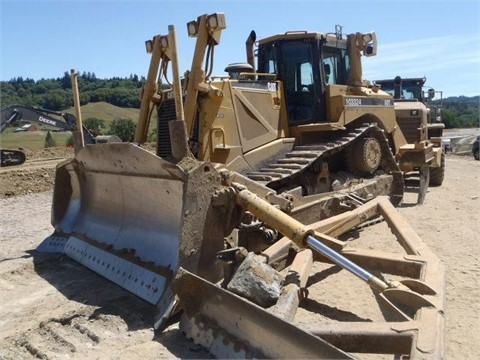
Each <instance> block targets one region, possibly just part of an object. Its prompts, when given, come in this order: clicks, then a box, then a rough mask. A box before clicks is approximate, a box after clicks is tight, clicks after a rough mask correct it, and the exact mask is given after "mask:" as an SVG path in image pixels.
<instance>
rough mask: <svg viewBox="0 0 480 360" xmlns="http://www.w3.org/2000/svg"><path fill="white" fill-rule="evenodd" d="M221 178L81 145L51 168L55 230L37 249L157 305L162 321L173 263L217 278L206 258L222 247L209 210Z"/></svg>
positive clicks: (187, 162)
mask: <svg viewBox="0 0 480 360" xmlns="http://www.w3.org/2000/svg"><path fill="white" fill-rule="evenodd" d="M219 181H220V177H219V174H218V173H217V171H216V170H215V169H214V168H213V166H212V165H211V164H209V163H201V162H198V161H197V160H195V159H191V158H186V159H184V160H182V162H180V163H179V164H173V163H170V162H168V161H166V160H164V159H162V158H160V157H158V156H156V155H154V154H152V153H150V152H148V151H146V150H144V149H142V148H140V147H138V146H136V145H133V144H129V143H112V144H96V145H91V146H90V145H87V146H86V147H84V148H83V149H81V150H80V151H79V153H78V154H77V155H76V156H75V158H74V159H72V160H69V161H67V162H64V163H62V164H60V165H59V166H58V167H57V170H56V177H55V188H54V196H53V206H52V225H53V226H54V228H55V232H54V233H53V234H52V236H50V237H48V238H47V239H46V240H45V241H44V242H43V243H42V244H40V246H39V247H38V250H39V251H43V252H62V253H65V254H66V255H68V256H69V257H71V258H72V259H74V260H76V261H78V262H80V263H81V264H83V265H85V266H86V267H88V268H90V269H92V270H93V271H95V272H97V273H98V274H100V275H102V276H104V277H106V278H107V279H109V280H111V281H113V282H115V283H116V284H118V285H120V286H122V287H124V288H125V289H127V290H128V291H130V292H132V293H134V294H136V295H138V296H139V297H141V298H143V299H144V300H146V301H148V302H149V303H151V304H161V305H159V307H160V308H159V309H158V313H159V316H160V317H161V316H162V314H163V313H164V312H166V311H168V310H169V309H171V307H172V301H173V297H172V296H171V292H170V290H168V291H166V289H168V285H169V284H170V283H171V281H172V280H173V277H174V276H175V272H176V270H177V268H178V267H179V266H182V267H184V268H186V269H188V270H190V271H193V272H195V273H197V274H200V275H201V276H204V277H206V278H208V279H215V278H216V277H217V276H218V274H217V269H216V267H215V265H212V263H211V261H205V260H204V257H205V258H207V259H208V258H210V257H212V258H214V257H215V254H216V253H217V252H218V251H219V250H221V249H223V236H224V234H223V232H222V230H221V229H222V226H220V224H219V222H220V221H224V219H223V218H222V216H218V214H216V215H214V216H212V210H210V205H211V204H210V202H211V198H212V193H213V192H214V190H215V187H216V186H217V185H218V184H219ZM208 216H210V217H211V218H210V217H208ZM207 217H208V218H207ZM206 223H208V224H209V227H208V229H205V228H204V224H206ZM212 254H213V255H212ZM202 259H203V261H202ZM218 270H220V269H218ZM162 296H164V297H165V299H163V301H162ZM160 325H161V324H159V326H160Z"/></svg>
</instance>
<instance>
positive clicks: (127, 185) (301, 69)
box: [38, 13, 444, 359]
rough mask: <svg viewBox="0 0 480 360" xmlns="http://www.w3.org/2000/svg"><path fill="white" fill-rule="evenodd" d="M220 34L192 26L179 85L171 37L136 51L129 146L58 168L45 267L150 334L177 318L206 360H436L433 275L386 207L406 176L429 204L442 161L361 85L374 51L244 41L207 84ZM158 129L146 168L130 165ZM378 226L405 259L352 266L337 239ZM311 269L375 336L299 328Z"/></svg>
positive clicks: (376, 257)
mask: <svg viewBox="0 0 480 360" xmlns="http://www.w3.org/2000/svg"><path fill="white" fill-rule="evenodd" d="M225 28H226V20H225V16H224V14H222V13H214V14H209V15H202V16H199V17H198V18H197V19H195V20H193V21H191V22H189V23H188V24H187V29H188V35H189V36H191V37H194V38H196V45H195V51H194V56H193V59H192V66H191V69H190V70H189V71H187V72H186V73H185V76H184V78H183V79H182V78H181V76H180V70H179V62H178V52H177V48H176V42H177V40H176V30H175V27H174V26H173V25H171V26H169V31H168V34H167V35H157V36H154V37H153V38H152V39H151V40H148V41H147V42H146V47H147V52H148V53H150V54H151V62H150V67H149V71H148V75H147V79H146V83H145V85H144V88H143V92H142V102H141V110H140V117H139V122H138V125H137V129H136V134H135V141H134V143H110V144H95V145H86V146H84V147H83V148H82V149H81V150H79V151H78V152H77V153H76V155H75V157H74V158H73V159H71V160H68V161H66V162H64V163H61V164H59V166H58V167H57V170H56V177H55V187H54V195H53V207H52V224H53V226H54V228H55V232H54V233H53V234H52V235H51V236H50V237H49V238H47V239H46V240H45V241H44V242H43V243H42V244H41V245H40V246H39V248H38V249H39V250H40V251H53V252H63V253H65V254H67V255H68V256H69V257H71V258H73V259H74V260H77V261H79V262H80V263H82V264H83V265H85V266H87V267H89V268H90V269H92V270H93V271H95V272H97V273H99V274H101V275H102V276H104V277H106V278H108V279H110V280H111V281H113V282H115V283H117V284H119V285H120V286H122V287H124V288H125V289H127V290H129V291H131V292H133V293H134V294H136V295H138V296H139V297H141V298H143V299H144V300H145V301H147V302H149V303H151V304H153V305H155V306H156V307H157V314H156V316H155V320H154V324H155V325H154V326H155V328H157V329H161V328H162V327H163V326H164V324H165V323H166V321H167V320H168V319H169V318H170V316H171V315H172V314H173V313H176V312H178V311H180V310H182V311H183V312H184V315H185V317H184V319H185V320H183V321H182V322H181V327H182V329H183V330H184V331H185V332H186V333H187V335H188V336H189V337H191V338H192V339H193V340H194V341H195V342H196V343H199V344H201V345H203V346H205V347H206V348H207V349H209V351H211V352H212V354H214V355H215V356H217V357H222V358H223V357H232V358H238V357H252V356H253V357H271V358H278V357H283V358H285V357H287V358H290V357H291V358H300V357H301V358H328V359H330V358H354V357H355V355H354V354H356V353H387V354H395V355H398V356H410V358H412V359H414V358H432V359H434V358H438V357H439V356H441V355H442V354H443V322H444V318H443V311H444V269H443V266H442V264H441V263H440V261H439V260H438V258H437V257H436V256H435V255H434V254H433V253H432V252H431V251H430V250H429V249H428V247H427V246H426V245H425V244H424V243H423V242H422V241H421V239H420V238H419V237H418V236H417V235H416V234H415V232H414V231H413V229H412V228H411V227H410V226H409V225H408V224H407V223H406V222H405V220H404V219H403V218H401V217H400V215H399V214H398V213H397V212H396V210H395V208H394V206H393V205H396V204H398V203H400V202H401V200H402V197H403V191H404V180H403V174H404V173H406V172H411V171H418V173H419V174H420V179H419V180H420V185H419V188H420V191H419V202H422V201H423V197H424V195H425V191H426V187H427V186H428V173H429V168H430V167H434V166H438V165H439V164H437V159H439V156H438V154H439V152H441V148H440V149H438V148H437V147H435V146H434V145H433V144H432V143H431V142H429V141H428V139H419V141H416V142H415V143H408V142H407V141H406V139H405V136H404V135H403V133H402V131H401V129H400V128H399V126H398V124H397V123H396V118H395V109H394V101H393V98H392V97H391V96H390V95H389V94H387V93H385V92H383V91H381V90H380V89H379V88H378V87H375V86H368V84H367V83H365V82H364V81H363V80H362V67H361V57H362V56H365V57H368V56H373V55H375V54H376V51H377V41H376V35H375V33H355V34H350V35H347V36H344V35H343V34H342V33H341V28H339V27H338V28H337V29H336V31H335V32H334V33H318V32H309V31H289V32H286V33H284V34H280V35H275V36H271V37H267V38H264V39H261V40H259V41H257V40H256V36H255V33H254V32H253V31H252V32H251V33H250V35H249V37H248V39H247V42H246V44H247V51H246V53H247V62H246V63H234V64H231V65H229V66H227V68H226V71H227V72H228V73H229V74H228V76H219V77H214V76H212V69H213V58H214V48H215V46H217V45H218V44H219V43H220V38H221V33H222V31H223V30H224V29H225ZM255 44H256V45H257V48H256V50H255V49H254V46H255ZM255 56H256V57H257V60H256V63H255V61H254V60H255ZM170 65H171V78H172V79H171V81H169V79H168V78H169V74H170V72H169V69H170ZM162 81H166V83H167V84H168V85H169V86H167V88H166V89H165V86H162ZM163 85H164V83H163ZM162 89H163V90H162ZM154 113H156V114H157V121H158V122H157V132H158V137H157V146H156V153H155V154H154V153H152V152H149V151H147V150H145V149H144V148H142V147H141V144H143V143H144V142H145V140H146V138H147V131H148V128H149V121H150V118H151V117H152V114H154ZM392 204H393V205H392ZM380 218H383V219H385V220H386V222H387V224H388V226H389V227H390V228H391V229H392V232H393V233H394V234H395V236H396V238H397V240H398V244H400V249H401V252H400V253H390V252H385V251H383V252H381V251H377V252H375V251H372V250H368V249H356V250H355V251H353V250H352V249H346V248H345V242H344V241H341V240H339V239H338V237H339V236H341V235H342V234H345V233H348V232H349V231H350V230H352V229H356V228H357V227H358V226H363V225H365V224H366V222H368V221H369V220H371V219H373V221H375V220H378V219H380ZM402 252H403V253H402ZM248 264H250V265H251V266H253V270H252V267H250V268H249V267H248ZM316 264H328V265H329V266H336V267H338V268H339V269H344V270H346V273H348V274H353V276H352V278H353V277H354V276H356V277H357V278H359V279H360V280H361V281H362V284H365V285H364V288H367V289H369V290H368V293H369V295H367V296H369V297H370V300H372V299H373V300H375V301H374V303H375V304H376V305H374V306H378V307H380V309H381V313H382V314H383V318H382V320H380V321H378V322H377V319H374V320H371V322H368V323H366V322H362V321H361V322H354V321H347V322H337V323H335V324H332V323H330V322H325V323H324V322H320V323H316V326H315V327H308V326H307V327H302V326H299V325H298V324H296V323H295V314H296V312H297V309H298V308H299V306H300V307H301V304H302V300H303V299H304V298H305V297H307V293H308V288H309V286H310V284H309V281H308V280H309V279H311V278H312V272H313V271H314V270H315V267H316V266H317V265H316ZM245 267H246V270H245ZM258 274H264V276H260V279H258V278H255V275H258ZM267 274H271V277H269V276H270V275H268V276H267ZM390 274H393V276H394V278H393V279H387V277H388V276H389V275H390ZM238 276H244V277H246V280H245V281H243V284H244V285H241V286H240V289H239V288H238V287H235V286H234V285H233V283H235V279H236V278H238ZM347 279H348V277H347ZM347 281H348V280H347ZM257 283H260V290H258V288H256V287H255V286H254V288H252V287H249V286H250V285H252V284H257ZM245 284H247V285H245ZM272 284H277V286H276V288H275V289H273V290H272V289H265V288H268V287H269V286H270V285H272ZM339 286H340V285H339V284H337V286H336V287H339ZM342 286H343V285H342ZM272 291H273V293H274V294H273V296H272V295H271V293H272ZM325 291H327V290H325ZM370 291H371V292H370ZM265 293H268V296H267V300H265V296H264V295H265ZM252 294H256V295H255V296H254V295H252ZM372 294H373V295H374V296H372ZM352 301H356V299H353V300H352ZM318 312H319V308H318V307H317V309H316V311H315V313H316V315H315V316H317V313H318Z"/></svg>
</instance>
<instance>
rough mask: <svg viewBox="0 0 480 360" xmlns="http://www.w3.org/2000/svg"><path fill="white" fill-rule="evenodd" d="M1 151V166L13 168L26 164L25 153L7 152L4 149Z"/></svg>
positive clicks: (17, 151)
mask: <svg viewBox="0 0 480 360" xmlns="http://www.w3.org/2000/svg"><path fill="white" fill-rule="evenodd" d="M0 151H1V166H2V167H4V166H13V165H21V164H23V163H24V162H25V160H26V159H27V157H26V156H25V153H24V152H23V151H20V150H7V149H2V150H0Z"/></svg>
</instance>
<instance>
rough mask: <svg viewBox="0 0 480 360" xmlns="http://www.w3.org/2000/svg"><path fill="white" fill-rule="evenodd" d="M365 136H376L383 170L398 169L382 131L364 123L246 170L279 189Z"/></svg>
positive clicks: (300, 146) (253, 178)
mask: <svg viewBox="0 0 480 360" xmlns="http://www.w3.org/2000/svg"><path fill="white" fill-rule="evenodd" d="M365 136H373V137H375V138H376V139H377V140H378V142H379V144H380V147H381V150H382V163H383V164H382V168H383V170H385V171H387V172H388V171H399V168H398V165H397V164H396V163H395V160H394V157H393V154H392V152H391V150H390V147H389V146H388V141H387V139H386V137H385V135H384V132H383V130H381V129H380V128H379V127H377V126H376V125H375V124H364V125H363V126H362V127H359V128H356V129H354V130H349V131H342V132H339V133H338V134H337V135H336V137H335V138H334V139H328V140H326V141H320V142H319V143H316V144H311V145H299V146H295V147H294V148H293V150H292V151H291V152H289V153H287V154H285V156H284V157H282V158H280V159H277V160H275V161H274V162H272V163H270V164H268V165H266V166H264V167H262V168H260V169H259V170H258V171H254V172H250V173H247V174H246V175H247V177H249V178H250V179H251V180H254V181H257V182H259V183H261V184H262V185H265V186H268V187H270V188H274V189H276V188H280V187H281V186H283V185H285V184H287V183H288V182H291V181H294V179H295V178H296V177H297V176H299V175H301V174H303V173H304V172H305V171H306V170H307V169H308V168H310V167H311V166H312V165H313V164H314V163H315V162H316V161H318V160H319V159H320V158H324V159H326V158H328V157H329V156H332V155H334V154H336V153H338V152H340V151H343V150H345V149H346V148H347V147H348V146H349V145H351V144H352V143H353V142H354V141H355V140H358V139H360V138H361V137H365Z"/></svg>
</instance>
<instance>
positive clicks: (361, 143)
mask: <svg viewBox="0 0 480 360" xmlns="http://www.w3.org/2000/svg"><path fill="white" fill-rule="evenodd" d="M381 160H382V148H381V147H380V143H379V142H378V140H377V139H375V138H371V137H367V138H363V139H360V140H358V141H356V142H355V143H354V144H352V146H350V148H349V152H348V164H349V167H350V170H351V171H352V172H353V173H354V174H356V175H370V174H373V173H374V172H375V171H376V170H377V169H378V167H379V166H380V163H381Z"/></svg>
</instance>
